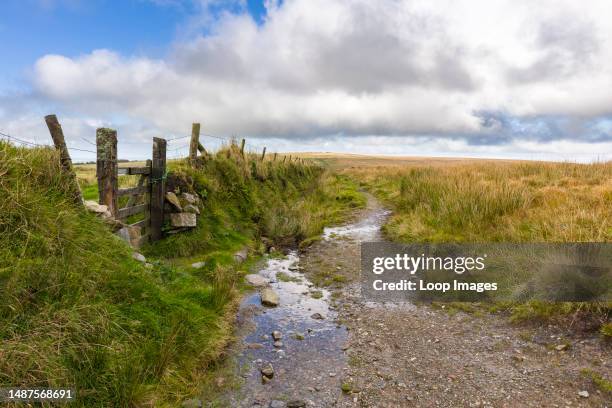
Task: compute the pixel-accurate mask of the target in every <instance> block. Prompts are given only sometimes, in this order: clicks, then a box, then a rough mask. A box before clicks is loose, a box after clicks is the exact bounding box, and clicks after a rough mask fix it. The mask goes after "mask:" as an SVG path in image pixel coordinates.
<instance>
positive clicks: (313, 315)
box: [310, 313, 325, 320]
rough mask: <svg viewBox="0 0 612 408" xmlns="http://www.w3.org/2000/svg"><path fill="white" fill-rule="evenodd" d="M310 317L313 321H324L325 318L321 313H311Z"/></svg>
mask: <svg viewBox="0 0 612 408" xmlns="http://www.w3.org/2000/svg"><path fill="white" fill-rule="evenodd" d="M310 317H311V318H313V319H315V320H323V319H325V317H324V316H323V315H322V314H321V313H313V314H312V315H310Z"/></svg>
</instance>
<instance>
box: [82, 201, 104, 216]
mask: <svg viewBox="0 0 612 408" xmlns="http://www.w3.org/2000/svg"><path fill="white" fill-rule="evenodd" d="M83 205H85V208H86V209H87V211H89V212H92V213H95V214H98V215H103V214H104V213H107V212H108V213H109V214H110V212H109V211H108V206H106V205H102V204H98V203H96V202H95V201H92V200H85V201H84V202H83Z"/></svg>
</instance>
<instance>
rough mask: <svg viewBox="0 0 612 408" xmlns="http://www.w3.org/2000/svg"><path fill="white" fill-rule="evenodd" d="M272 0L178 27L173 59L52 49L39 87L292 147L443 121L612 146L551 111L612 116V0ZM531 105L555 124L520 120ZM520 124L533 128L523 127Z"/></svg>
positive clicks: (529, 145)
mask: <svg viewBox="0 0 612 408" xmlns="http://www.w3.org/2000/svg"><path fill="white" fill-rule="evenodd" d="M236 3H237V4H239V3H240V2H236ZM266 4H267V5H268V15H267V16H266V19H265V23H264V24H263V25H261V26H258V25H257V24H256V23H255V22H254V21H253V19H252V18H251V17H250V16H249V15H247V14H245V13H238V14H231V13H228V12H224V13H218V14H215V17H216V19H215V20H214V26H213V27H212V28H211V29H210V30H208V32H207V34H206V36H204V35H199V36H196V37H191V38H189V39H183V40H180V41H178V42H177V43H176V44H175V45H174V47H173V51H172V53H171V54H170V55H169V56H168V57H167V58H165V59H163V60H154V59H148V58H145V57H130V56H120V55H118V54H116V53H114V52H113V51H111V50H96V51H92V52H91V53H90V54H87V55H83V56H79V57H72V58H71V57H66V56H60V55H46V56H44V57H42V58H40V59H39V60H38V61H37V62H36V64H35V67H34V86H35V89H36V93H37V94H38V95H39V97H42V98H44V99H45V100H46V101H51V102H53V103H55V104H58V106H60V107H61V108H62V109H64V110H65V111H66V112H70V113H71V114H72V115H73V116H74V117H77V116H78V115H83V116H85V117H90V118H98V119H100V120H104V121H110V120H111V119H112V118H114V117H117V116H120V117H121V118H123V120H124V121H126V122H130V121H133V122H134V123H138V124H139V125H138V126H132V130H135V129H136V128H139V129H147V132H149V131H150V130H151V129H159V131H163V132H170V133H181V132H186V130H188V127H189V124H190V123H191V122H192V121H201V122H202V123H203V129H205V131H206V132H209V133H213V134H222V135H232V134H239V135H251V136H253V137H274V138H280V139H278V140H281V139H282V140H286V141H290V142H289V143H288V144H286V145H284V146H286V147H287V148H288V149H290V148H291V146H296V147H297V146H299V143H304V139H305V138H306V139H307V138H310V139H311V140H320V139H318V138H320V137H321V136H325V135H330V134H342V135H344V137H342V138H336V139H334V140H337V141H338V142H337V143H345V146H354V142H353V141H352V140H353V139H351V138H352V137H357V136H363V135H380V136H394V135H395V136H398V135H399V136H407V137H415V136H418V135H428V136H432V137H433V136H436V137H437V139H436V140H440V141H441V142H440V143H441V144H436V145H435V146H438V147H437V148H439V149H445V150H444V152H450V153H452V152H455V150H453V147H452V146H455V145H456V143H457V142H456V140H458V138H459V139H461V137H463V139H464V140H463V141H462V142H461V143H463V144H464V145H465V146H472V147H469V148H468V149H478V151H479V154H480V153H482V154H486V152H487V151H488V152H490V153H491V154H496V152H500V151H504V152H505V153H504V154H506V153H507V154H513V153H512V152H515V153H516V154H531V153H530V152H531V150H530V149H533V148H534V146H536V148H538V149H543V151H544V152H545V151H546V149H550V152H551V154H556V153H553V152H556V151H557V150H558V149H563V146H565V145H555V146H557V147H552V145H551V144H550V141H551V140H555V139H563V140H564V141H563V142H559V143H570V146H572V147H571V149H570V150H569V153H571V152H572V151H575V152H581V153H580V154H581V155H583V154H587V153H585V151H588V149H591V148H593V149H595V148H597V149H598V150H593V157H595V156H596V153H595V152H596V151H597V152H599V153H601V148H602V147H603V148H609V147H610V144H609V143H608V142H609V141H610V139H611V137H610V133H609V127H608V128H607V132H608V133H605V132H604V133H603V135H602V134H600V135H599V140H600V142H601V143H604V144H603V145H600V146H596V145H594V144H590V143H587V139H588V140H592V139H593V135H591V134H587V133H588V132H587V130H589V129H591V128H593V127H589V126H587V125H579V126H576V125H575V124H574V125H573V126H574V127H573V128H572V129H573V130H575V131H576V133H575V135H573V137H574V138H575V140H574V141H569V140H568V139H569V136H568V132H569V131H568V129H556V128H555V127H554V126H551V125H549V124H548V122H547V121H548V119H549V118H551V117H553V118H558V117H567V118H570V119H572V120H570V122H572V123H575V122H576V121H579V122H580V121H583V122H584V123H587V122H589V121H593V120H595V121H597V120H599V119H598V117H599V116H606V115H607V116H611V115H612V93H610V92H609V90H610V89H612V42H610V41H608V40H607V39H609V38H612V19H611V18H610V16H611V15H612V5H610V3H609V2H608V1H607V0H589V1H583V2H575V1H570V0H554V1H553V0H543V1H540V2H533V1H528V0H515V1H510V0H495V1H491V0H465V1H452V0H443V1H436V2H431V1H425V0H419V1H396V0H382V1H366V0H353V1H348V0H285V1H284V2H282V4H281V5H279V4H280V3H279V2H276V1H268V2H267V3H266ZM218 5H219V4H218V3H217V2H216V1H212V2H211V1H202V2H201V4H200V10H202V13H203V15H204V17H201V18H200V19H199V20H198V18H194V21H200V22H202V21H206V22H207V23H210V22H211V14H210V12H209V11H210V7H212V6H214V7H218ZM477 112H481V113H482V112H497V113H500V112H502V113H503V115H505V116H506V117H508V118H513V120H512V121H509V122H512V123H513V125H512V126H511V127H506V128H503V125H504V122H503V121H502V122H499V123H501V126H502V128H500V127H499V126H497V124H496V126H497V127H491V128H486V127H484V126H483V124H482V115H477V114H476V113H477ZM521 118H527V119H528V120H530V121H533V120H534V118H535V120H541V121H542V123H543V127H542V126H539V127H538V126H522V125H521V124H520V123H519V124H516V123H515V122H516V121H519V122H520V120H521ZM538 118H540V119H538ZM556 123H559V122H555V124H556ZM563 123H565V122H563ZM518 128H521V129H527V132H519V134H517V137H516V138H514V137H513V136H512V134H511V132H513V131H516V129H518ZM595 128H597V126H595ZM530 129H540V130H539V131H538V133H537V134H536V133H534V134H533V135H531V134H529V131H530ZM541 129H544V130H545V131H546V132H548V133H546V134H545V135H544V134H542V132H543V131H542V130H541ZM493 130H496V131H499V132H500V133H499V135H498V134H497V133H494V132H493ZM504 132H505V133H504ZM509 132H510V133H509ZM556 132H557V133H556ZM502 133H504V134H503V135H502ZM600 133H601V132H600ZM498 136H499V137H498ZM501 136H503V137H501ZM474 137H476V138H478V140H479V141H480V142H478V143H477V144H478V146H477V147H474V143H473V141H472V139H473V138H474ZM483 138H484V139H483ZM515 139H516V140H515ZM601 139H604V140H603V142H602V141H601ZM376 140H378V141H379V142H380V143H379V144H378V148H376V147H375V145H373V147H371V149H373V150H374V151H383V150H385V151H387V150H389V149H397V150H398V151H399V150H401V149H400V147H401V146H400V143H399V142H398V140H400V139H398V138H393V137H392V138H386V139H383V138H379V139H376ZM444 140H447V142H444ZM482 140H487V141H488V143H482ZM572 143H573V144H572ZM336 145H337V146H340V145H339V144H336ZM500 145H501V146H500ZM386 146H391V147H386ZM487 149H488V150H487ZM507 149H510V150H507ZM555 149H557V150H555ZM608 152H609V150H608ZM432 153H435V152H432ZM459 153H460V152H459ZM605 153H606V152H604V154H605ZM610 155H611V153H608V157H610Z"/></svg>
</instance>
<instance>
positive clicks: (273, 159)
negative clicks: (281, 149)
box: [272, 153, 277, 161]
mask: <svg viewBox="0 0 612 408" xmlns="http://www.w3.org/2000/svg"><path fill="white" fill-rule="evenodd" d="M276 155H277V153H274V157H273V158H272V161H276Z"/></svg>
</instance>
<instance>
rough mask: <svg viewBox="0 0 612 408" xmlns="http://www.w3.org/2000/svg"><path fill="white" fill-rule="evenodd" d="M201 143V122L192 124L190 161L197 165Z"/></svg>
mask: <svg viewBox="0 0 612 408" xmlns="http://www.w3.org/2000/svg"><path fill="white" fill-rule="evenodd" d="M199 144H200V124H199V123H194V124H192V125H191V143H189V161H191V165H192V166H194V167H195V165H196V160H197V158H198V145H199Z"/></svg>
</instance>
